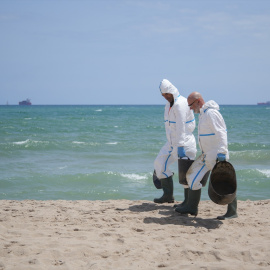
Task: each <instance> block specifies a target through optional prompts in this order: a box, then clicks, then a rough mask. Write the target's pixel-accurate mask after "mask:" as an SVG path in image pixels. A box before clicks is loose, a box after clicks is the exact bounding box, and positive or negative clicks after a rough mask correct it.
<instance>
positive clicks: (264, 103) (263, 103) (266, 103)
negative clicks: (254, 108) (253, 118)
mask: <svg viewBox="0 0 270 270" xmlns="http://www.w3.org/2000/svg"><path fill="white" fill-rule="evenodd" d="M257 105H270V101H267V102H259V103H257Z"/></svg>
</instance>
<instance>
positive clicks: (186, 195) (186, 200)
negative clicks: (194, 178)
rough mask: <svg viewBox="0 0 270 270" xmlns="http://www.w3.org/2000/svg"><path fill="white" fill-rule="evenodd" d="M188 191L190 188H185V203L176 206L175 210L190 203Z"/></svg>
mask: <svg viewBox="0 0 270 270" xmlns="http://www.w3.org/2000/svg"><path fill="white" fill-rule="evenodd" d="M188 190H189V188H185V189H184V201H183V202H182V203H180V204H175V205H174V206H173V207H174V208H176V207H182V206H184V205H186V204H187V202H188Z"/></svg>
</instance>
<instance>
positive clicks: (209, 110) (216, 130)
mask: <svg viewBox="0 0 270 270" xmlns="http://www.w3.org/2000/svg"><path fill="white" fill-rule="evenodd" d="M188 106H189V107H190V110H193V111H194V113H199V114H200V115H199V123H198V141H199V146H200V149H201V151H202V154H201V155H200V156H199V157H198V158H197V159H196V161H195V162H194V163H193V164H192V165H191V167H190V168H189V170H188V171H187V174H186V179H187V182H188V185H189V195H188V202H187V204H186V205H185V206H183V207H177V208H176V209H175V211H177V212H179V213H181V214H191V215H195V216H197V214H198V205H199V202H200V198H201V188H202V185H201V180H202V178H203V176H204V175H205V174H206V172H207V171H209V170H210V171H211V170H212V169H213V167H214V166H215V164H216V161H217V160H218V161H224V160H228V159H229V151H228V142H227V128H226V124H225V121H224V119H223V117H222V115H221V114H220V112H219V105H218V104H217V103H216V102H215V101H213V100H210V101H208V102H206V103H205V102H204V100H203V98H202V96H201V94H200V93H198V92H193V93H191V94H190V95H189V97H188ZM236 209H237V200H236V198H235V199H234V200H233V201H232V202H231V203H230V204H228V209H227V213H226V214H225V215H224V216H219V217H217V218H218V219H228V218H234V217H237V213H236Z"/></svg>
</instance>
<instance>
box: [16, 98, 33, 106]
mask: <svg viewBox="0 0 270 270" xmlns="http://www.w3.org/2000/svg"><path fill="white" fill-rule="evenodd" d="M19 105H27V106H29V105H32V103H31V101H30V99H29V98H27V99H26V100H23V101H20V102H19Z"/></svg>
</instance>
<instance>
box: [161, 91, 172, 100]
mask: <svg viewBox="0 0 270 270" xmlns="http://www.w3.org/2000/svg"><path fill="white" fill-rule="evenodd" d="M162 96H163V97H164V98H165V99H166V100H167V101H169V102H172V101H173V95H172V94H169V93H165V94H162Z"/></svg>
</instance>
